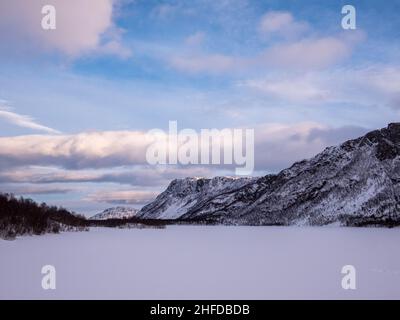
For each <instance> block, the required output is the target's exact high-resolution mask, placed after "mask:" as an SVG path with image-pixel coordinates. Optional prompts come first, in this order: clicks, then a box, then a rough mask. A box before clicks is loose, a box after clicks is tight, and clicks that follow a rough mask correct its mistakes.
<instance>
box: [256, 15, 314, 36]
mask: <svg viewBox="0 0 400 320" xmlns="http://www.w3.org/2000/svg"><path fill="white" fill-rule="evenodd" d="M308 29H309V26H308V24H307V23H306V22H303V21H296V20H295V19H294V18H293V16H292V14H291V13H290V12H286V11H269V12H267V13H266V14H264V15H263V17H262V18H261V21H260V24H259V31H260V33H262V34H263V35H275V34H278V35H282V36H285V37H293V36H299V35H300V34H302V33H304V32H305V31H307V30H308Z"/></svg>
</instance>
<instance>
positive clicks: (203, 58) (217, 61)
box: [170, 54, 236, 74]
mask: <svg viewBox="0 0 400 320" xmlns="http://www.w3.org/2000/svg"><path fill="white" fill-rule="evenodd" d="M235 62H236V60H235V58H233V57H230V56H227V55H222V54H204V55H186V56H173V57H172V58H171V60H170V64H171V66H172V67H174V68H175V69H177V70H180V71H183V72H187V73H210V74H220V73H224V72H228V71H230V70H233V69H234V68H236V67H235Z"/></svg>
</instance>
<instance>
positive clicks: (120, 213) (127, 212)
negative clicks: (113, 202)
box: [90, 207, 139, 220]
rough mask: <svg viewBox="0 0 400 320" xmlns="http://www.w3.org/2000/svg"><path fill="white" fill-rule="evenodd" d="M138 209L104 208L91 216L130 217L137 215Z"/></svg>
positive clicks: (100, 217)
mask: <svg viewBox="0 0 400 320" xmlns="http://www.w3.org/2000/svg"><path fill="white" fill-rule="evenodd" d="M138 212H139V210H138V209H134V208H128V207H115V208H109V209H106V210H104V211H103V212H101V213H98V214H96V215H94V216H93V217H90V220H107V219H128V218H132V217H134V216H136V215H137V213H138Z"/></svg>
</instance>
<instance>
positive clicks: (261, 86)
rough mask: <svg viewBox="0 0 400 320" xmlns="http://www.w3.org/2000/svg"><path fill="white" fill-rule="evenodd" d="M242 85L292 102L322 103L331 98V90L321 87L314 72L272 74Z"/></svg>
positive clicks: (241, 83) (246, 81)
mask: <svg viewBox="0 0 400 320" xmlns="http://www.w3.org/2000/svg"><path fill="white" fill-rule="evenodd" d="M238 85H239V86H241V87H248V88H251V89H255V90H256V91H259V92H261V93H263V94H266V95H268V96H271V97H273V98H276V99H281V100H285V101H291V102H317V103H321V102H324V101H327V100H328V99H329V98H330V94H331V93H330V91H329V90H327V89H325V88H323V87H321V83H320V82H318V79H316V77H315V76H314V74H305V75H303V76H301V77H299V76H283V77H282V76H277V75H275V76H271V77H268V78H262V79H250V80H245V81H242V82H240V83H239V84H238Z"/></svg>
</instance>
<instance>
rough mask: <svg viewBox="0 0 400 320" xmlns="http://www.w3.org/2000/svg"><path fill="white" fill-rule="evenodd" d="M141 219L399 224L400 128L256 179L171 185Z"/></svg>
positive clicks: (393, 126)
mask: <svg viewBox="0 0 400 320" xmlns="http://www.w3.org/2000/svg"><path fill="white" fill-rule="evenodd" d="M138 216H139V217H142V218H155V219H177V218H179V219H182V220H191V221H193V220H195V221H196V220H198V221H210V222H217V223H224V224H246V225H271V224H272V225H293V224H297V225H326V224H331V223H340V224H343V225H364V224H375V223H378V224H391V223H392V222H395V223H398V222H400V123H392V124H389V126H388V127H387V128H384V129H381V130H376V131H372V132H370V133H368V134H366V135H365V136H363V137H360V138H358V139H355V140H350V141H347V142H345V143H343V144H342V145H340V146H335V147H328V148H326V149H325V150H324V151H323V152H321V153H320V154H318V155H316V156H315V157H313V158H311V159H309V160H303V161H301V162H297V163H295V164H294V165H292V166H291V167H290V168H288V169H285V170H283V171H281V172H279V173H278V174H274V175H267V176H264V177H260V178H236V179H235V178H226V177H217V178H213V179H203V178H186V179H180V180H174V181H172V182H171V184H170V185H169V186H168V188H167V190H166V191H164V192H163V193H162V194H160V195H159V196H158V197H157V198H156V199H155V200H154V201H153V202H152V203H150V204H149V205H147V206H145V207H143V208H142V210H141V211H140V212H139V213H138Z"/></svg>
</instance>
